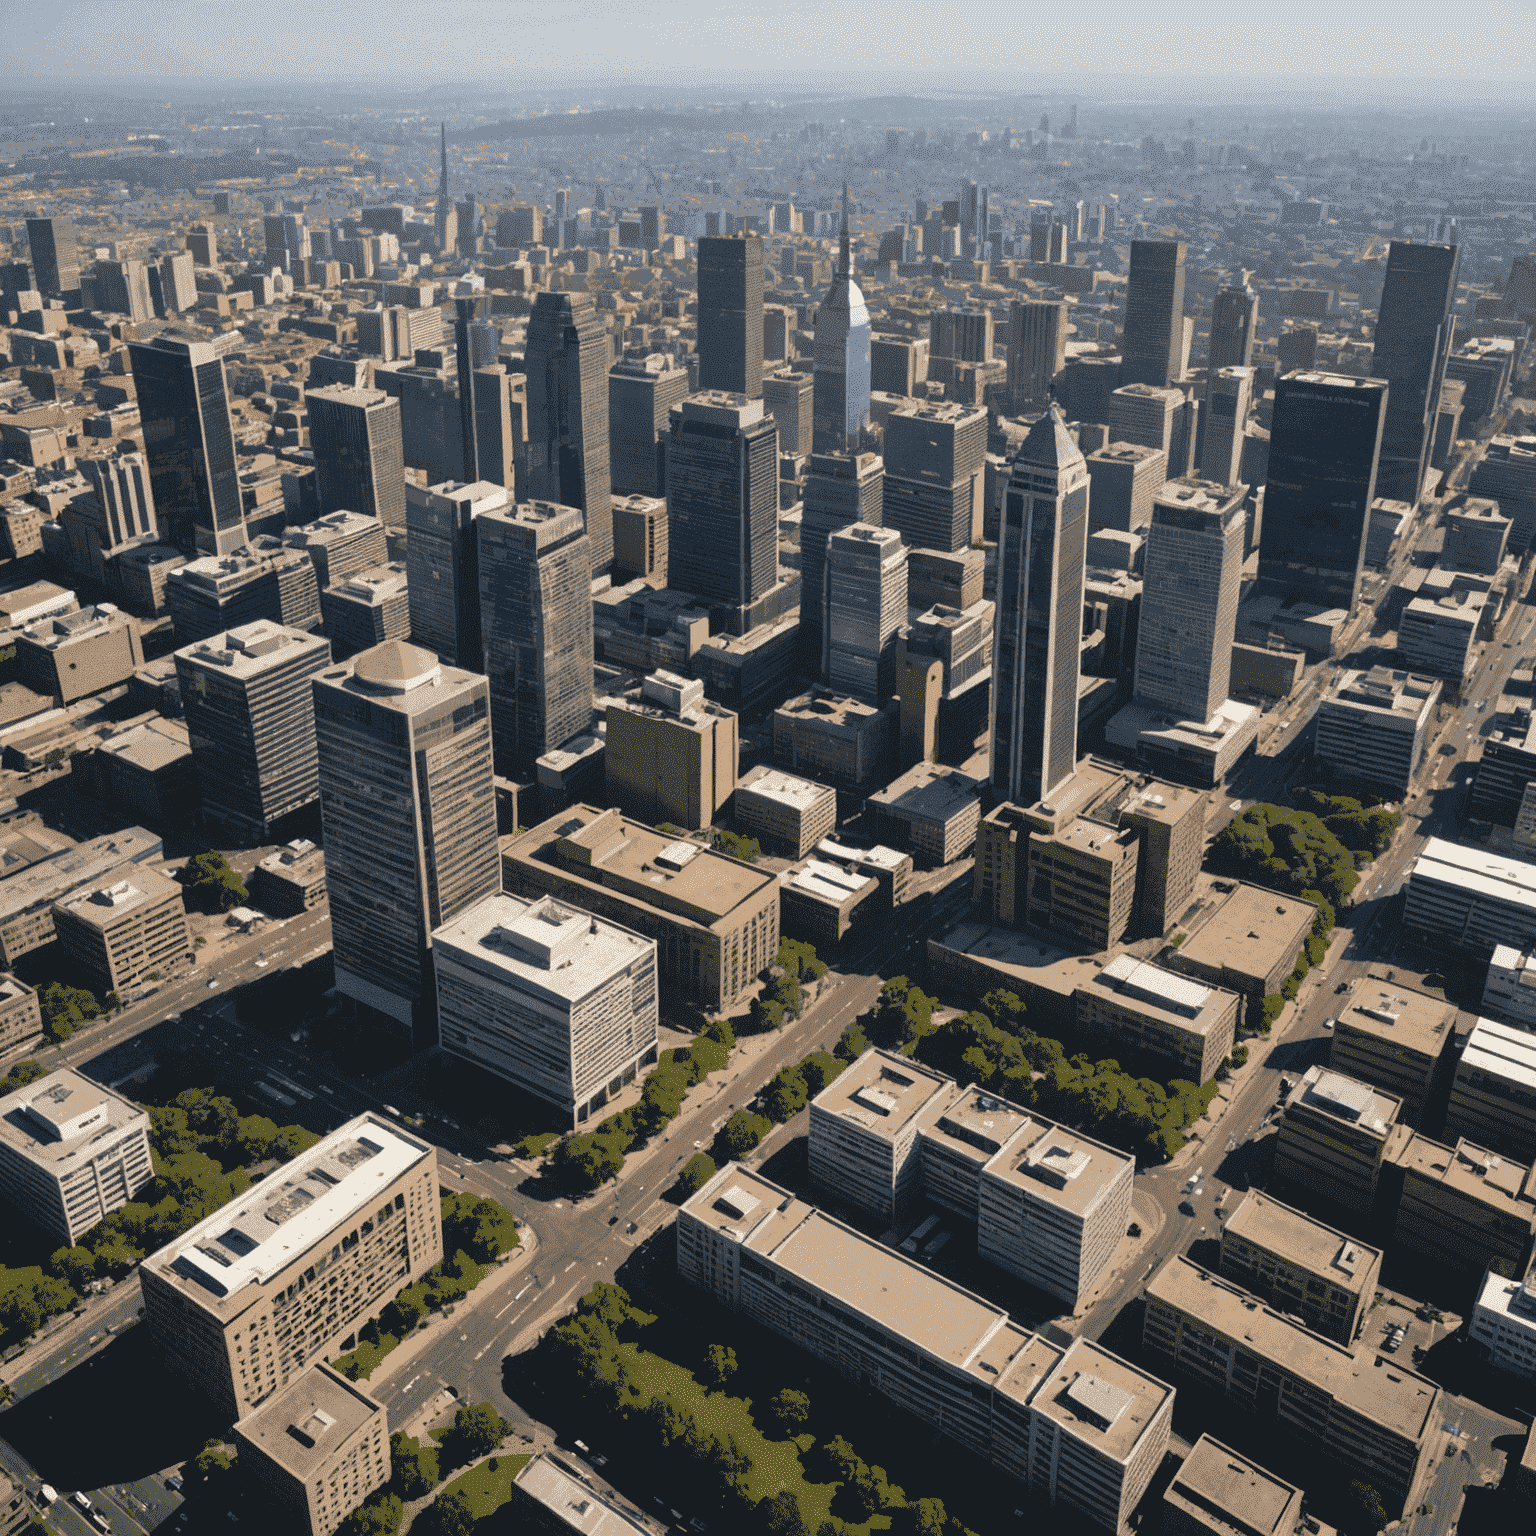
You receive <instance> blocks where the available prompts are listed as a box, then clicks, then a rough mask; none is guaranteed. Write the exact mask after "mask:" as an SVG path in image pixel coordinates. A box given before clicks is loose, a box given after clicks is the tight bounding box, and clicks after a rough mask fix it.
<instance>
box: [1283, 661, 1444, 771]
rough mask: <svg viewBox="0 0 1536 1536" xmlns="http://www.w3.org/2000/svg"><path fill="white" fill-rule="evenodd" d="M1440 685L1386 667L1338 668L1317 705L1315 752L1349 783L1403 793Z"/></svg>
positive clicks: (1421, 752)
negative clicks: (1331, 682)
mask: <svg viewBox="0 0 1536 1536" xmlns="http://www.w3.org/2000/svg"><path fill="white" fill-rule="evenodd" d="M1442 687H1443V684H1442V683H1441V682H1440V680H1439V679H1438V678H1433V677H1420V676H1418V675H1416V674H1415V673H1412V672H1395V671H1393V670H1392V669H1391V668H1390V667H1372V668H1371V669H1370V671H1368V672H1359V671H1353V672H1341V673H1340V674H1339V677H1338V680H1337V681H1336V682H1335V683H1334V685H1333V686H1332V687H1331V688H1330V689H1329V690H1328V691H1327V693H1325V694H1324V695H1323V698H1322V701H1321V703H1319V705H1318V707H1317V740H1316V742H1315V743H1314V745H1313V753H1314V755H1315V756H1316V757H1317V758H1318V759H1319V761H1321V762H1324V763H1326V764H1327V765H1328V766H1329V767H1330V768H1332V769H1333V771H1334V772H1335V773H1336V774H1338V775H1339V776H1340V777H1341V778H1342V779H1343V780H1344V782H1345V783H1347V784H1350V785H1365V786H1380V787H1381V788H1384V789H1389V790H1392V791H1395V792H1396V793H1397V794H1400V795H1401V794H1406V793H1407V791H1408V787H1409V785H1410V784H1411V783H1412V782H1413V776H1414V774H1415V773H1416V772H1417V771H1418V769H1419V767H1420V766H1421V764H1422V762H1423V758H1424V753H1425V751H1426V749H1427V747H1428V743H1429V734H1430V726H1431V724H1432V722H1433V721H1434V718H1435V706H1436V705H1437V704H1438V703H1439V702H1440V690H1441V688H1442Z"/></svg>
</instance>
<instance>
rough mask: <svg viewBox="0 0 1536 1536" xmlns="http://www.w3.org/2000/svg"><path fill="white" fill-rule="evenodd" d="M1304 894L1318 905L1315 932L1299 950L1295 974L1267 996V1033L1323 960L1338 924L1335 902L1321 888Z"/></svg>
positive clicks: (1264, 1012)
mask: <svg viewBox="0 0 1536 1536" xmlns="http://www.w3.org/2000/svg"><path fill="white" fill-rule="evenodd" d="M1301 894H1302V895H1303V896H1304V897H1305V898H1306V899H1307V900H1308V901H1310V902H1311V903H1312V904H1313V905H1314V906H1315V907H1316V908H1317V914H1316V916H1314V917H1313V919H1312V931H1311V933H1309V934H1308V935H1307V937H1306V938H1305V940H1303V942H1302V946H1301V948H1300V949H1299V950H1297V952H1296V964H1295V965H1294V966H1293V967H1292V969H1291V974H1290V975H1289V976H1287V977H1286V978H1285V980H1284V981H1283V982H1281V983H1280V990H1279V991H1278V992H1271V993H1270V994H1269V996H1268V997H1266V998H1265V999H1264V1002H1263V1005H1262V1021H1261V1025H1260V1028H1261V1031H1262V1033H1264V1034H1268V1033H1269V1027H1270V1025H1271V1024H1273V1023H1274V1022H1275V1020H1276V1019H1278V1018H1279V1017H1280V1011H1281V1010H1282V1009H1283V1008H1284V1007H1285V1005H1286V1004H1287V1003H1288V1002H1291V1001H1292V1000H1293V999H1294V998H1295V996H1296V994H1297V993H1298V992H1299V991H1300V990H1301V984H1302V982H1304V981H1305V980H1306V979H1307V972H1308V971H1310V970H1311V969H1312V967H1313V966H1314V965H1318V964H1320V963H1321V961H1322V959H1323V956H1324V955H1326V954H1327V953H1328V935H1329V934H1330V933H1332V931H1333V924H1334V911H1333V905H1332V903H1331V902H1330V901H1329V900H1328V898H1327V897H1326V896H1324V895H1323V893H1322V892H1321V891H1303V892H1302V893H1301Z"/></svg>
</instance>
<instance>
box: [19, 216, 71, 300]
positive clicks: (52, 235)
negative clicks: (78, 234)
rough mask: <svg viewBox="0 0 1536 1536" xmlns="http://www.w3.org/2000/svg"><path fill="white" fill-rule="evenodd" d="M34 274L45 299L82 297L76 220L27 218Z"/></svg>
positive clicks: (28, 241)
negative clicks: (71, 296)
mask: <svg viewBox="0 0 1536 1536" xmlns="http://www.w3.org/2000/svg"><path fill="white" fill-rule="evenodd" d="M27 243H28V245H29V246H30V248H31V251H32V271H33V273H34V275H35V276H36V278H37V287H38V291H39V292H40V293H41V294H42V296H43V297H44V298H45V299H66V300H67V297H68V296H70V295H73V296H74V298H75V300H76V302H78V301H79V295H80V254H79V247H78V245H77V243H76V239H75V221H74V220H73V219H28V220H27Z"/></svg>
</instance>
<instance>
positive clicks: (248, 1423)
mask: <svg viewBox="0 0 1536 1536" xmlns="http://www.w3.org/2000/svg"><path fill="white" fill-rule="evenodd" d="M234 1437H235V1445H236V1446H237V1447H238V1449H239V1453H240V1466H241V1468H242V1469H243V1470H244V1471H245V1473H246V1474H247V1475H248V1476H250V1477H251V1478H252V1479H253V1480H254V1481H255V1483H256V1486H257V1487H259V1488H260V1489H261V1490H262V1492H263V1493H265V1494H266V1496H267V1499H268V1501H269V1502H270V1504H271V1506H272V1507H273V1509H274V1510H276V1511H277V1512H278V1514H279V1515H280V1516H281V1518H282V1521H283V1526H282V1529H283V1530H284V1531H293V1532H301V1531H302V1532H306V1533H308V1536H331V1532H332V1531H334V1530H335V1529H336V1528H337V1526H339V1525H340V1524H341V1523H342V1521H343V1520H345V1519H346V1518H347V1516H348V1515H349V1514H350V1513H351V1512H352V1511H353V1510H354V1509H356V1508H357V1506H358V1505H359V1504H361V1503H362V1502H363V1500H364V1499H366V1498H367V1497H368V1495H369V1494H370V1493H372V1492H373V1490H374V1489H375V1488H382V1487H383V1486H384V1484H385V1483H387V1482H388V1481H389V1477H390V1462H389V1420H388V1416H387V1415H386V1413H385V1412H384V1405H383V1404H382V1403H380V1402H376V1401H375V1400H374V1399H373V1398H371V1397H369V1396H368V1394H367V1393H366V1392H364V1391H363V1390H362V1388H361V1387H358V1386H354V1385H353V1383H352V1382H350V1381H348V1380H347V1379H346V1377H345V1376H340V1375H338V1374H337V1373H336V1372H335V1371H333V1370H332V1369H331V1368H330V1366H328V1365H326V1364H324V1363H317V1364H315V1365H312V1366H310V1368H309V1369H308V1370H307V1371H305V1372H304V1373H303V1374H302V1375H300V1376H299V1377H297V1378H296V1379H295V1380H294V1381H292V1382H290V1383H289V1385H288V1386H287V1387H285V1388H284V1389H283V1390H282V1391H281V1392H279V1393H278V1394H277V1395H276V1396H275V1397H269V1398H268V1399H267V1400H266V1402H264V1403H263V1404H262V1405H261V1406H260V1407H259V1408H257V1409H255V1410H253V1411H252V1412H251V1413H248V1414H247V1415H246V1416H245V1417H244V1418H243V1419H241V1420H240V1422H239V1423H238V1424H236V1425H235V1428H234Z"/></svg>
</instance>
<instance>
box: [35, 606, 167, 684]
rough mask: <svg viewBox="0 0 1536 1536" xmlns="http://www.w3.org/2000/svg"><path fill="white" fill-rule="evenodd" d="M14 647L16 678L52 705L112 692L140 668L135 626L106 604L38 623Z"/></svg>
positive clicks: (140, 649) (140, 648)
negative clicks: (106, 690) (112, 689)
mask: <svg viewBox="0 0 1536 1536" xmlns="http://www.w3.org/2000/svg"><path fill="white" fill-rule="evenodd" d="M15 646H16V675H17V677H18V678H19V680H20V681H21V682H23V683H25V684H26V686H27V687H28V688H31V689H33V690H34V691H36V692H37V693H41V694H43V695H44V696H45V697H47V698H50V699H52V700H53V702H54V704H55V706H58V705H63V704H72V703H74V701H75V700H76V699H83V698H85V697H86V696H87V695H89V694H93V693H100V692H101V691H102V690H103V689H105V688H115V687H116V686H117V685H118V684H119V683H125V682H127V680H128V679H129V678H130V677H132V676H133V674H134V673H135V672H136V671H138V669H139V668H140V667H142V666H143V665H144V647H143V645H142V644H141V643H140V641H139V627H138V625H137V624H135V623H134V621H133V620H132V619H131V618H130V617H129V616H128V615H127V614H126V613H123V612H122V611H121V610H119V609H117V608H114V607H113V606H112V604H111V603H97V604H95V605H93V606H92V607H90V608H78V609H76V610H75V611H74V612H73V613H65V614H59V615H57V616H55V617H53V618H47V619H39V620H38V621H37V622H36V623H35V624H33V625H32V626H31V627H30V628H29V629H24V630H22V631H21V633H20V634H19V635H17V636H16V639H15Z"/></svg>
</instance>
